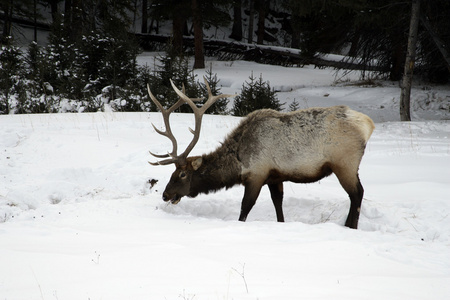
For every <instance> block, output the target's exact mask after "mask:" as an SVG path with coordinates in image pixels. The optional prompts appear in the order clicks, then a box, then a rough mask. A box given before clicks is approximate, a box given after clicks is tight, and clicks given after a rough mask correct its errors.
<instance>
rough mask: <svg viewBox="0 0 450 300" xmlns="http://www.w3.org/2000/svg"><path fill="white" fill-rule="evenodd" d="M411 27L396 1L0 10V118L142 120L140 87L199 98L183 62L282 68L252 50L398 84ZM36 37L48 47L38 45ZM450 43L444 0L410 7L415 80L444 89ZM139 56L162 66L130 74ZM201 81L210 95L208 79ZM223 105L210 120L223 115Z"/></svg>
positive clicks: (19, 3)
mask: <svg viewBox="0 0 450 300" xmlns="http://www.w3.org/2000/svg"><path fill="white" fill-rule="evenodd" d="M410 19H411V1H407V0H405V1H399V0H389V1H388V0H337V1H332V0H317V1H314V0H272V1H268V0H186V1H180V0H90V1H87V0H65V1H64V0H0V26H1V27H0V30H1V31H0V33H1V36H0V44H1V50H0V68H1V73H0V113H3V114H7V113H11V112H14V113H30V112H34V113H36V112H55V111H98V110H101V109H103V106H104V104H105V103H108V104H110V105H111V107H113V109H115V110H121V111H152V110H155V107H153V106H152V104H151V101H149V99H148V98H147V93H146V84H147V83H149V84H150V86H151V88H152V91H155V92H154V93H155V94H156V95H157V96H159V98H160V99H165V101H167V103H169V102H170V101H173V100H172V99H174V98H176V96H175V95H174V93H173V91H172V90H171V88H170V86H169V80H168V79H169V78H172V79H173V80H174V81H175V83H176V84H177V85H178V86H181V85H182V84H184V85H185V86H186V93H187V94H188V96H191V97H198V95H199V94H200V95H205V93H206V88H205V86H204V85H203V83H201V82H199V81H198V80H197V79H196V78H195V76H194V75H193V73H192V68H189V67H188V63H187V60H188V58H189V57H191V56H193V57H194V66H193V67H194V68H205V58H204V56H205V53H207V55H212V56H217V57H221V58H223V59H234V58H242V57H245V58H248V59H254V60H256V61H258V60H261V57H263V56H264V62H265V63H274V64H280V57H283V59H284V60H285V56H283V55H276V53H275V55H266V53H264V52H263V51H262V50H258V51H253V52H252V55H246V54H248V53H246V51H247V52H248V51H249V49H257V47H256V46H255V45H272V46H281V47H287V48H292V49H297V50H298V51H297V52H292V53H295V57H294V59H293V60H292V59H291V60H289V61H290V64H293V65H298V66H302V65H303V64H305V63H315V62H319V60H317V59H318V58H319V57H321V56H320V54H323V53H336V54H341V55H344V56H343V57H344V58H343V60H342V61H341V64H333V63H330V64H331V66H334V67H336V68H352V67H353V68H357V69H360V70H362V74H364V72H365V71H367V70H371V71H373V70H375V71H376V72H377V74H378V75H379V76H380V78H384V79H386V80H392V81H399V80H400V79H401V78H402V75H403V71H404V63H405V57H406V49H407V44H408V31H409V24H410ZM23 31H27V32H32V33H33V34H32V36H33V38H32V40H33V41H30V43H29V44H28V45H26V47H25V48H26V49H25V51H24V46H23V44H22V45H19V44H18V43H17V41H18V40H19V39H20V37H21V35H23ZM42 31H46V32H48V40H46V41H39V40H38V39H39V38H40V35H39V32H42ZM217 32H220V34H218V33H217ZM449 44H450V1H448V0H429V1H421V5H420V26H419V33H418V41H417V55H416V58H415V60H416V67H415V71H414V74H415V75H416V76H419V77H420V78H421V80H424V81H427V82H431V83H439V84H447V83H448V82H449V79H450V56H449V54H448V53H449V52H448V51H449V49H448V47H449ZM143 48H145V49H151V50H163V51H164V52H165V55H163V56H161V57H160V59H159V60H160V61H159V63H158V64H155V66H154V67H152V68H150V67H148V66H146V67H143V66H138V64H137V62H136V57H137V55H138V54H139V53H140V51H142V49H143ZM242 49H244V50H242ZM224 51H225V52H226V53H224ZM291 58H292V57H291ZM285 61H286V60H285ZM322 63H323V62H322ZM208 81H210V84H211V86H212V88H213V90H214V92H219V88H218V86H216V84H217V82H218V79H217V78H216V77H215V76H214V74H213V70H210V73H209V78H208ZM260 83H261V84H262V86H266V85H264V83H262V82H260ZM268 92H269V93H270V92H271V91H270V90H269V91H268ZM225 106H226V103H223V105H222V106H220V105H219V106H218V108H217V109H216V110H215V111H214V112H215V113H227V112H226V110H225V108H224V107H225Z"/></svg>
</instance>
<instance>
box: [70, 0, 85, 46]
mask: <svg viewBox="0 0 450 300" xmlns="http://www.w3.org/2000/svg"><path fill="white" fill-rule="evenodd" d="M70 28H71V31H72V34H71V35H70V36H69V37H70V38H71V41H72V42H76V41H78V40H79V39H80V38H81V35H82V33H83V0H72V23H71V24H70Z"/></svg>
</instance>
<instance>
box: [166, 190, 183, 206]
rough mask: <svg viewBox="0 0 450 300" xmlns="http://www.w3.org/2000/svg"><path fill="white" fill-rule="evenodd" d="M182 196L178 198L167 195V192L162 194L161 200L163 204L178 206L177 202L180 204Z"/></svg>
mask: <svg viewBox="0 0 450 300" xmlns="http://www.w3.org/2000/svg"><path fill="white" fill-rule="evenodd" d="M181 197H182V196H179V195H177V194H172V195H171V194H169V193H168V192H164V193H163V196H162V199H163V200H164V201H165V202H169V201H170V202H171V203H172V204H178V202H180V200H181Z"/></svg>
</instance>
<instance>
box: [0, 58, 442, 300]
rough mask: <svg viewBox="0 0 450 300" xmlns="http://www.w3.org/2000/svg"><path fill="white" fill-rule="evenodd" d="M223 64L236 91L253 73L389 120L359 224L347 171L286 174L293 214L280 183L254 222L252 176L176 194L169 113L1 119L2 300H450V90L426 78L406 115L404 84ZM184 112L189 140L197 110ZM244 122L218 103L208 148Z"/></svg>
mask: <svg viewBox="0 0 450 300" xmlns="http://www.w3.org/2000/svg"><path fill="white" fill-rule="evenodd" d="M151 60H152V56H146V55H143V56H141V57H140V62H141V63H145V62H148V63H149V64H150V63H151ZM211 63H212V64H213V72H215V73H217V74H218V78H219V79H221V83H222V85H223V88H222V92H224V93H236V92H239V89H240V88H241V86H242V83H243V82H244V80H247V79H248V76H249V75H250V73H251V71H252V70H253V72H254V75H256V76H259V74H262V76H263V79H264V80H268V81H270V84H271V86H272V87H274V88H275V89H276V90H280V91H281V92H280V93H278V97H279V99H280V100H281V102H286V103H287V104H286V107H287V105H288V104H289V103H290V102H292V101H293V100H294V99H296V101H297V102H298V103H299V104H300V106H301V107H302V108H304V107H313V106H330V105H335V104H346V105H349V106H350V107H352V108H354V109H357V110H359V111H362V112H365V113H367V114H368V115H370V116H371V117H372V118H373V119H374V121H375V122H376V126H377V128H376V130H375V131H374V133H373V135H372V138H371V139H370V142H369V144H368V146H367V149H366V154H365V156H364V158H363V161H362V164H361V168H360V177H361V181H362V183H363V185H364V188H365V196H364V201H363V206H362V213H361V218H360V223H359V229H358V230H350V229H348V228H346V227H344V226H343V224H344V222H345V218H346V216H347V212H348V207H349V201H348V197H347V195H346V194H345V192H344V191H343V189H342V188H341V187H340V185H339V183H338V182H337V180H336V178H335V177H334V176H330V177H328V178H326V179H324V180H322V181H320V183H313V184H308V185H302V184H292V183H286V184H285V202H284V211H285V217H286V223H277V222H275V220H276V218H275V211H274V209H273V205H272V202H271V200H270V196H269V192H268V189H267V188H263V191H262V193H261V195H260V197H259V199H258V202H257V203H256V205H255V207H254V208H253V210H252V211H251V213H250V215H249V218H248V220H247V222H245V223H242V222H238V221H236V220H237V218H238V215H239V210H240V202H241V197H242V195H243V188H242V187H234V188H232V189H229V190H223V191H220V192H218V193H216V194H209V195H200V196H198V197H197V198H194V199H189V198H183V199H182V200H181V202H180V203H179V204H178V205H171V204H166V203H164V202H163V201H162V200H161V192H162V191H163V190H164V187H165V185H166V183H167V182H168V179H169V177H170V174H171V172H172V171H173V169H174V167H173V166H157V167H155V166H151V165H149V164H147V161H148V160H153V158H152V157H151V156H150V155H149V154H148V151H149V150H151V151H152V152H155V153H165V152H167V151H168V150H170V142H169V141H168V140H167V139H166V138H164V137H162V136H160V135H158V134H157V133H156V132H155V131H154V130H153V128H152V126H151V123H154V124H155V125H156V126H157V127H159V128H162V127H163V122H162V118H161V116H160V114H159V113H94V114H48V115H8V116H0V299H2V300H3V299H5V300H6V299H7V300H13V299H14V300H18V299H24V300H25V299H27V300H28V299H46V300H47V299H59V300H63V299H64V300H67V299H108V300H109V299H120V300H123V299H191V300H192V299H195V300H200V299H377V300H378V299H450V140H449V138H450V122H449V121H448V120H449V119H450V116H449V110H448V106H449V100H450V91H449V90H448V89H445V88H442V87H439V88H438V87H423V86H420V87H418V88H415V89H414V90H413V103H412V106H413V108H414V112H413V119H414V121H413V122H411V123H400V122H397V121H398V119H399V117H398V114H399V113H398V99H399V94H400V92H399V88H398V86H397V85H391V84H389V83H382V86H378V87H366V86H364V85H361V84H355V83H356V82H357V81H356V80H357V79H358V76H357V74H349V75H347V76H345V77H343V78H340V76H339V74H338V75H337V76H336V74H335V73H334V71H331V70H329V69H314V68H313V67H306V68H282V67H274V66H264V65H258V64H255V63H249V62H243V61H237V62H217V61H212V62H211ZM202 74H203V73H202V72H198V75H199V77H200V76H201V75H202ZM336 79H339V80H338V82H336ZM171 121H172V124H173V130H174V132H175V135H177V137H178V140H179V148H180V149H182V148H183V146H186V145H187V144H188V143H189V141H190V138H191V134H190V133H189V131H188V129H187V128H188V127H189V126H191V127H192V123H193V116H192V115H191V114H174V115H173V116H172V117H171ZM239 121H240V119H239V118H236V117H231V116H210V115H206V116H205V117H204V121H203V129H202V135H201V138H200V141H199V143H198V144H197V146H196V147H195V148H194V150H193V151H192V155H195V154H201V153H204V152H209V151H213V150H214V149H215V148H216V147H217V146H218V145H219V143H220V141H221V140H223V138H224V137H225V136H226V135H227V133H228V132H230V131H231V130H232V128H234V127H235V126H236V125H237V124H238V123H239ZM152 179H156V180H158V182H157V184H156V185H154V186H153V187H152V186H151V184H150V183H149V181H150V180H152Z"/></svg>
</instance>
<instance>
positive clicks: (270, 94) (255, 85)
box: [233, 72, 284, 116]
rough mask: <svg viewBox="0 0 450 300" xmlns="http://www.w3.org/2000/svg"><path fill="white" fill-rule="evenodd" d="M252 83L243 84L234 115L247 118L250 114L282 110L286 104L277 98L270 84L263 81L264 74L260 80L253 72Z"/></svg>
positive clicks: (235, 100) (235, 102)
mask: <svg viewBox="0 0 450 300" xmlns="http://www.w3.org/2000/svg"><path fill="white" fill-rule="evenodd" d="M249 79H250V82H247V81H246V82H245V83H244V84H242V91H241V94H240V95H239V96H236V98H235V99H234V106H233V115H235V116H246V115H247V114H249V113H250V112H252V111H254V110H257V109H263V108H270V109H274V110H277V111H280V110H281V109H282V106H283V105H284V103H280V101H279V100H278V99H277V98H276V96H275V94H276V92H275V91H274V90H273V89H272V88H271V87H270V84H269V83H268V82H266V81H263V78H262V74H261V75H260V76H259V79H258V80H256V78H255V77H254V76H253V72H252V74H251V75H250V77H249Z"/></svg>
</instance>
